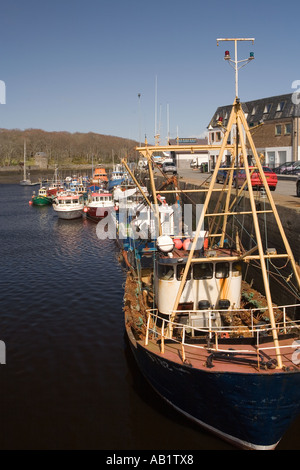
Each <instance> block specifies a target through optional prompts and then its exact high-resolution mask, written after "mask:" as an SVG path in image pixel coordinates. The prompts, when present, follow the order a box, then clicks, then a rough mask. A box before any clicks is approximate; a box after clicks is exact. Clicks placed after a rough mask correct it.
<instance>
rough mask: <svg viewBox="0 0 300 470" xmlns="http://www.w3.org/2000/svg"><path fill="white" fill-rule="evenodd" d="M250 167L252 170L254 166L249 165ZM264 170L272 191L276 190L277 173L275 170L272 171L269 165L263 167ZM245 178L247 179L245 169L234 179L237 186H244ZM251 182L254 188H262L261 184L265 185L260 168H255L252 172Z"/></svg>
mask: <svg viewBox="0 0 300 470" xmlns="http://www.w3.org/2000/svg"><path fill="white" fill-rule="evenodd" d="M249 168H250V170H251V169H252V168H253V167H249ZM263 171H264V174H265V175H266V178H267V183H268V186H269V188H270V189H271V191H275V189H276V186H277V181H278V178H277V175H276V173H274V171H272V170H271V169H270V168H268V167H267V166H264V167H263ZM245 179H246V173H245V170H240V171H239V173H238V175H237V177H235V180H234V184H235V187H237V188H239V187H240V186H242V184H243V183H244V181H245ZM251 184H252V187H253V188H260V187H261V186H263V182H262V178H261V176H260V174H259V172H258V170H254V172H253V173H252V175H251Z"/></svg>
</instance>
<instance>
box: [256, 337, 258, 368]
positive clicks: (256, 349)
mask: <svg viewBox="0 0 300 470" xmlns="http://www.w3.org/2000/svg"><path fill="white" fill-rule="evenodd" d="M256 335H257V337H256V338H257V339H256V355H257V366H258V369H259V329H257V330H256Z"/></svg>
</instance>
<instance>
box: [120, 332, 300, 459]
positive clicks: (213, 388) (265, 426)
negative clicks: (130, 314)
mask: <svg viewBox="0 0 300 470" xmlns="http://www.w3.org/2000/svg"><path fill="white" fill-rule="evenodd" d="M126 330H127V336H128V339H129V342H130V346H131V350H132V352H133V354H134V357H135V359H136V362H137V364H138V366H139V368H140V370H141V372H142V373H143V375H144V376H145V378H146V379H147V381H148V382H149V383H150V385H151V386H152V387H153V388H154V389H155V391H156V392H157V393H158V394H159V395H161V397H162V398H163V399H165V400H166V401H167V402H168V403H169V404H170V405H172V406H173V407H174V408H176V410H177V411H179V412H181V413H183V414H184V415H185V416H187V417H188V418H189V419H191V420H193V421H195V422H196V423H197V424H199V425H200V426H202V427H204V428H206V429H207V430H209V431H210V432H213V433H214V434H216V435H217V436H218V437H220V438H222V439H223V440H226V441H228V442H230V443H231V444H232V445H234V446H236V447H239V448H243V449H251V450H273V449H274V448H275V447H276V446H277V444H278V442H279V441H280V439H281V438H282V436H283V435H284V433H285V432H286V431H287V429H288V428H289V426H290V425H291V423H292V421H293V420H294V418H295V417H296V416H297V415H298V414H299V411H300V410H299V387H300V374H299V372H297V371H292V372H278V373H275V372H274V373H273V374H264V373H236V372H235V373H233V372H230V371H227V372H214V371H213V370H211V369H208V370H204V369H198V368H193V367H191V366H189V365H186V364H184V363H180V364H179V363H176V362H172V361H170V360H168V359H167V358H166V357H164V356H163V355H161V354H156V353H154V352H153V351H152V350H151V347H150V348H147V347H145V346H144V345H143V344H142V343H140V342H139V341H136V340H135V338H134V335H133V333H132V331H131V328H130V327H127V328H126Z"/></svg>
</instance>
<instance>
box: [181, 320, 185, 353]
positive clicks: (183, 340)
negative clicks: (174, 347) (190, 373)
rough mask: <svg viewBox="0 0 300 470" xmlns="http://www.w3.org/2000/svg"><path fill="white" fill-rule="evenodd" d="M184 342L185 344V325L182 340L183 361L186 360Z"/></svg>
mask: <svg viewBox="0 0 300 470" xmlns="http://www.w3.org/2000/svg"><path fill="white" fill-rule="evenodd" d="M184 344H185V325H183V328H182V340H181V354H182V362H185V350H184Z"/></svg>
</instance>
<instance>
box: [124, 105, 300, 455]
mask: <svg viewBox="0 0 300 470" xmlns="http://www.w3.org/2000/svg"><path fill="white" fill-rule="evenodd" d="M233 128H234V129H235V132H236V133H237V135H238V142H239V148H238V149H237V148H235V147H234V146H232V145H230V143H229V142H230V139H229V136H230V133H231V131H232V129H233ZM246 141H247V144H248V145H249V147H250V148H251V152H252V155H253V165H252V166H254V167H255V168H256V171H257V172H258V173H259V174H260V177H261V180H262V182H263V186H264V191H265V193H264V194H265V198H266V201H267V202H268V204H269V206H268V207H267V208H266V206H265V204H262V203H261V201H260V202H259V201H258V200H257V197H258V196H257V195H256V193H255V191H254V189H253V188H252V185H251V171H252V168H250V165H249V163H248V152H249V150H248V149H247V148H246ZM183 147H184V148H181V151H185V152H190V153H193V152H197V151H201V150H206V151H209V150H210V147H211V146H209V145H205V146H204V145H203V146H189V145H186V146H183ZM138 150H139V152H140V154H141V156H142V157H144V158H147V159H148V161H149V163H151V162H152V159H151V156H152V154H153V153H154V152H158V151H159V150H161V151H163V150H164V147H162V146H161V147H158V146H153V147H150V146H145V147H140V148H138ZM169 150H170V151H172V150H174V151H176V147H174V148H173V147H172V146H169ZM228 153H230V155H231V159H230V162H229V161H228ZM226 155H227V157H226ZM225 158H226V160H225ZM224 160H225V161H226V170H227V177H226V179H225V181H224V185H223V187H222V188H220V186H219V185H216V184H215V183H216V180H217V175H218V171H219V168H220V167H221V165H223V163H224ZM237 167H239V168H242V169H243V171H244V172H245V174H246V180H245V184H244V185H243V186H242V187H241V188H239V189H237V188H233V185H232V180H233V175H234V171H235V169H236V168H237ZM148 171H149V180H150V181H151V182H152V183H151V194H150V196H149V198H150V199H151V200H152V201H156V197H157V190H156V188H155V185H154V178H153V174H152V165H151V164H149V165H148ZM177 191H178V192H180V188H177ZM199 191H201V192H203V193H204V194H205V199H204V203H203V206H202V210H201V212H200V215H199V217H198V219H197V224H196V230H195V231H194V232H193V234H192V236H191V238H190V243H189V245H188V246H187V244H183V243H181V245H180V244H176V243H175V240H174V237H172V236H169V237H166V236H165V235H162V236H161V235H159V236H158V237H157V240H156V251H155V252H154V253H153V265H152V266H150V267H149V266H147V267H143V266H141V265H140V264H139V259H138V258H137V259H136V265H135V266H133V267H132V269H129V270H128V272H127V279H126V285H125V294H124V316H125V328H126V333H127V338H128V341H129V344H130V348H131V350H132V353H133V355H134V357H135V359H136V361H137V364H138V365H139V367H140V370H141V372H142V373H143V375H144V377H145V378H146V379H147V381H148V382H149V383H150V384H151V386H152V387H153V388H154V390H155V391H156V392H157V393H158V394H159V395H160V396H161V397H162V398H163V399H164V400H165V401H166V402H167V403H168V404H169V405H171V406H172V407H173V409H174V410H176V412H180V413H182V414H184V415H185V416H186V417H188V418H190V419H191V420H192V421H194V422H195V423H197V424H199V425H200V426H202V427H203V428H205V429H206V430H208V431H210V432H212V433H215V434H216V435H217V436H218V437H220V438H222V439H224V440H226V441H228V442H230V443H231V444H232V445H234V446H236V447H238V448H242V449H253V450H272V449H275V448H276V446H277V445H278V443H279V441H280V439H281V438H282V437H283V435H284V434H285V432H286V431H287V429H288V428H289V427H290V426H291V424H292V423H293V421H294V420H295V419H296V417H298V416H299V414H300V346H299V345H300V324H299V320H298V318H299V317H298V314H299V311H300V303H299V300H300V277H299V270H298V267H297V265H296V263H295V259H294V256H293V254H292V251H291V248H290V245H289V243H288V240H287V237H286V235H285V233H284V229H283V226H282V223H281V221H280V218H279V215H278V212H277V209H276V206H275V204H274V201H273V197H272V194H271V191H270V188H269V186H268V182H267V179H266V176H265V174H264V171H263V167H262V164H261V161H260V158H259V156H258V153H257V150H256V148H255V146H254V143H253V139H252V135H251V132H250V129H249V127H248V124H247V120H246V117H245V115H244V112H243V109H242V105H241V103H240V100H239V99H238V98H237V97H236V98H235V100H234V103H233V106H232V110H231V113H230V116H229V118H228V124H227V127H226V128H225V129H224V136H223V140H222V142H221V143H220V146H219V156H218V157H217V161H216V165H215V169H214V172H213V173H212V174H211V178H210V182H209V184H208V186H207V187H205V188H201V189H200V190H199ZM162 193H163V191H161V194H162ZM242 200H243V201H244V203H243V204H245V205H241V201H242ZM266 201H264V203H265V202H266ZM183 210H184V207H183ZM261 217H263V222H261V221H260V218H261ZM268 217H271V218H272V221H273V225H272V231H274V230H275V228H274V221H275V226H276V230H278V234H279V236H280V237H281V246H280V252H277V249H275V248H273V247H270V246H269V245H268V236H267V234H265V236H264V237H262V234H261V226H262V227H263V230H265V229H266V227H268ZM248 218H249V226H250V227H252V232H251V233H250V234H249V231H247V227H246V220H248ZM232 220H234V223H231V222H232ZM160 233H161V232H160ZM177 238H178V237H177ZM181 242H182V240H181ZM283 263H284V266H282V264H283ZM249 267H253V269H255V270H256V272H257V273H256V280H258V281H259V282H258V285H259V286H260V290H258V289H257V288H256V289H255V288H254V286H252V284H251V283H250V284H249V282H248V278H247V273H248V269H249ZM283 267H284V268H285V269H286V270H287V272H288V273H289V276H287V275H284V274H281V277H280V279H278V271H279V270H280V269H281V270H282V269H283ZM291 272H292V275H291V274H290V273H291ZM274 273H276V276H275V275H274ZM271 277H272V279H273V278H274V283H273V282H272V283H270V278H271ZM291 279H293V280H291ZM278 280H279V281H280V282H279V286H280V289H282V284H283V283H285V287H286V289H287V291H288V292H289V302H288V303H287V304H284V305H280V304H278V303H276V302H275V300H274V293H275V294H276V290H277V291H278V287H277V285H276V281H278Z"/></svg>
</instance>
